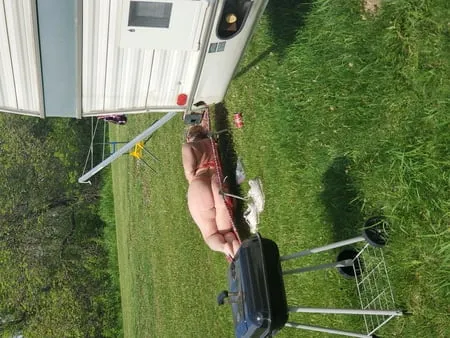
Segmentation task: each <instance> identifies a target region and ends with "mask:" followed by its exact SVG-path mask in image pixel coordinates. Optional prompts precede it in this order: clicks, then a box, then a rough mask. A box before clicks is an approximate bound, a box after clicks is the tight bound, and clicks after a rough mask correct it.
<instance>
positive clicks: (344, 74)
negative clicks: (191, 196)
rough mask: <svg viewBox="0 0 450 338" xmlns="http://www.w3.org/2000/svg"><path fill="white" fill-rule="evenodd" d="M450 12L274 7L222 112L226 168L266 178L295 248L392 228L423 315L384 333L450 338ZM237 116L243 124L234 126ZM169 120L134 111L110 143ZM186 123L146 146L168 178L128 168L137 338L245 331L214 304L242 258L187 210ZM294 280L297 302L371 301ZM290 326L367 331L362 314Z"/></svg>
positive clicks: (413, 306) (122, 261)
mask: <svg viewBox="0 0 450 338" xmlns="http://www.w3.org/2000/svg"><path fill="white" fill-rule="evenodd" d="M449 17H450V3H449V2H448V1H447V0H435V1H431V0H430V1H426V0H420V1H419V0H404V1H384V2H383V6H382V9H381V10H380V11H379V12H378V14H377V15H376V16H371V15H368V14H363V13H362V12H361V7H360V3H359V1H328V0H318V1H314V2H313V4H312V5H309V4H305V3H304V2H303V1H298V0H297V1H294V0H292V1H290V0H279V1H272V2H271V3H270V4H269V7H268V9H267V10H266V13H265V15H264V17H263V20H262V22H261V24H260V25H259V27H258V30H257V32H256V35H255V37H254V39H253V40H252V43H251V45H250V46H249V49H248V50H247V52H246V55H245V58H244V59H243V61H242V64H241V67H240V69H239V71H238V73H237V74H236V77H235V79H234V80H233V82H232V84H231V87H230V89H229V92H228V94H227V97H226V100H225V103H224V105H223V106H221V107H218V108H217V114H216V124H217V125H220V126H218V127H220V128H222V127H224V126H227V125H229V129H230V134H229V135H228V136H227V137H224V138H222V144H221V146H222V152H223V154H224V155H225V156H226V158H228V159H230V161H228V162H227V163H226V166H227V167H232V165H233V163H232V160H233V159H235V158H236V157H237V156H240V157H241V158H242V159H243V162H244V165H245V169H246V174H247V177H255V176H259V177H261V179H262V181H263V184H264V191H265V196H266V209H265V211H264V213H263V214H262V215H261V216H262V217H261V226H260V230H261V233H262V234H263V235H264V236H266V237H268V238H271V239H273V240H275V241H276V242H277V244H278V245H279V247H280V250H281V253H282V254H286V253H290V252H294V251H298V250H302V249H306V248H311V247H316V246H321V245H324V244H328V243H330V242H334V241H336V240H342V239H345V238H349V237H353V236H356V235H359V234H360V229H361V226H362V225H363V222H364V220H365V219H366V218H367V217H369V216H373V215H379V214H382V215H384V216H386V217H387V219H388V220H389V221H390V224H391V227H390V233H389V235H390V242H389V245H388V246H387V247H386V248H385V249H383V250H384V253H385V257H386V261H387V264H388V267H389V275H390V277H391V282H392V286H393V289H394V291H395V298H396V301H397V304H396V306H397V307H399V308H404V309H407V310H408V311H410V312H411V313H412V314H413V315H412V316H408V317H402V318H397V319H394V320H393V321H391V322H390V323H389V324H387V325H386V326H385V327H383V329H382V330H381V331H380V333H381V334H382V335H383V336H385V337H432V338H434V337H449V336H450V328H449V324H448V322H449V316H448V313H450V311H449V310H450V304H449V299H450V297H449V296H450V295H449V290H450V283H449V277H448V276H449V271H450V253H449V232H448V226H449V221H450V208H449V206H450V202H449V201H450V194H449V191H450V189H449V183H450V177H449V173H450V159H449V144H450V130H449V127H450V119H449V113H450V96H449V93H450V23H449V21H448V20H449ZM235 111H241V112H242V113H243V116H244V123H245V126H244V128H243V129H239V130H236V129H233V127H232V122H231V121H232V116H231V115H232V114H231V113H232V112H235ZM226 112H230V113H229V114H228V115H226V114H225V115H224V113H226ZM160 116H161V115H158V114H156V115H138V116H130V118H129V123H128V125H127V126H125V127H115V126H114V127H113V128H111V129H112V130H111V134H110V137H111V139H114V140H117V141H126V140H129V139H131V138H132V137H134V136H135V135H137V134H138V133H139V132H141V131H142V130H143V129H144V128H145V127H146V126H148V125H150V123H152V122H153V121H154V120H155V119H156V118H158V117H160ZM183 128H184V127H183V123H182V121H181V117H180V118H178V117H176V118H175V119H173V120H172V121H170V122H169V123H168V124H167V125H165V126H164V127H163V128H162V129H160V130H159V131H157V132H156V133H155V134H154V136H153V137H152V138H151V140H150V141H149V142H148V143H147V147H148V149H149V150H150V151H151V152H152V153H154V154H155V155H156V156H157V157H158V158H159V159H160V162H156V161H153V160H151V159H148V162H149V163H150V165H151V166H152V167H153V168H154V169H155V170H156V171H157V173H153V172H152V171H151V170H150V169H149V168H147V167H145V166H142V165H138V164H137V163H136V162H135V161H133V159H132V158H131V157H130V158H126V157H123V158H121V159H119V160H117V161H116V162H115V163H114V165H113V187H114V201H115V203H114V205H115V214H116V224H117V245H118V255H119V269H120V283H121V296H122V310H123V320H124V334H125V336H126V337H150V336H151V337H232V336H233V330H232V318H231V313H230V309H229V308H227V307H223V308H220V307H218V306H217V305H216V302H215V299H216V296H217V294H218V292H219V291H221V290H223V289H226V288H227V284H226V268H227V263H226V261H225V259H224V258H223V257H222V256H221V255H220V254H217V253H213V252H210V251H209V249H207V247H206V245H204V244H203V242H202V239H201V237H200V233H199V231H198V230H197V228H196V226H195V224H194V223H193V222H192V220H191V219H190V216H189V214H188V211H187V207H186V200H185V195H186V191H187V185H186V182H185V181H184V177H183V172H182V166H181V155H180V150H181V144H182V142H183ZM241 189H242V191H241V192H242V193H245V192H246V189H247V187H246V185H245V184H244V185H243V187H242V188H241ZM335 255H336V252H332V253H324V254H320V255H313V256H311V257H308V258H306V259H304V260H302V261H301V264H302V265H304V264H314V263H323V262H328V261H333V260H334V259H335ZM286 284H287V285H286V286H287V290H288V300H289V301H290V303H292V304H299V305H302V306H315V307H343V308H348V307H358V299H357V295H356V291H355V286H354V282H353V281H351V280H346V279H343V278H342V277H341V276H339V274H338V273H336V272H335V271H333V270H326V271H321V272H311V273H308V274H303V275H301V276H287V277H286ZM291 320H293V321H297V322H301V323H307V324H312V325H322V326H332V327H335V328H341V329H346V330H356V331H361V330H362V329H363V324H362V322H361V320H360V319H358V318H354V317H349V316H339V317H338V316H320V315H307V316H306V315H292V316H291ZM326 336H327V335H326V334H318V333H317V334H315V333H309V332H306V331H293V330H292V329H289V328H286V329H283V330H282V331H281V332H280V333H279V337H326Z"/></svg>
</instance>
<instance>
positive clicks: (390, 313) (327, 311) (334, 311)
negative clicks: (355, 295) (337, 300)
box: [288, 307, 403, 316]
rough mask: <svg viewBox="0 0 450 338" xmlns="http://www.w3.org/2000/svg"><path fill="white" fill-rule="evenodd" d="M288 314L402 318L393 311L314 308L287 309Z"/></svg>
mask: <svg viewBox="0 0 450 338" xmlns="http://www.w3.org/2000/svg"><path fill="white" fill-rule="evenodd" d="M288 311H289V312H303V313H324V314H345V315H366V316H369V315H370V316H403V311H399V310H394V311H389V310H361V309H327V308H314V307H289V309H288Z"/></svg>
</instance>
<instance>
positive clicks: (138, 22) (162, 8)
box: [128, 1, 172, 28]
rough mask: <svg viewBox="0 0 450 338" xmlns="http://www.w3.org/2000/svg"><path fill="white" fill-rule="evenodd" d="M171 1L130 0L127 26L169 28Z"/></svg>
mask: <svg viewBox="0 0 450 338" xmlns="http://www.w3.org/2000/svg"><path fill="white" fill-rule="evenodd" d="M171 13H172V3H170V2H146V1H132V2H131V3H130V14H129V16H128V26H135V27H154V28H169V23H170V15H171Z"/></svg>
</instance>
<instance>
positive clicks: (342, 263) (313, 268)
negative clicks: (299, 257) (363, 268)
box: [282, 259, 353, 275]
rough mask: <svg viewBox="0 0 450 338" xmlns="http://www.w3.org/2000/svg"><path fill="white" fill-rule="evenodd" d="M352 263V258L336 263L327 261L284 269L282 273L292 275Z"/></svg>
mask: <svg viewBox="0 0 450 338" xmlns="http://www.w3.org/2000/svg"><path fill="white" fill-rule="evenodd" d="M352 265H353V260H352V259H345V260H343V261H339V262H335V263H327V264H321V265H315V266H307V267H305V268H297V269H292V270H286V271H283V272H282V273H283V275H291V274H296V273H302V272H308V271H316V270H324V269H329V268H344V267H346V266H352Z"/></svg>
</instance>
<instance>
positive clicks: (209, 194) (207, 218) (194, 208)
mask: <svg viewBox="0 0 450 338" xmlns="http://www.w3.org/2000/svg"><path fill="white" fill-rule="evenodd" d="M219 189H220V187H219V183H218V181H217V179H216V176H215V175H204V176H200V177H197V178H195V179H194V180H192V182H191V184H190V185H189V189H188V207H189V211H190V213H191V215H192V218H193V220H194V222H195V223H196V224H197V226H198V227H199V229H200V232H201V233H202V236H203V239H204V240H205V242H206V244H207V245H208V246H209V247H210V248H211V250H214V251H219V252H223V253H224V254H225V255H227V256H231V257H234V255H235V253H236V252H237V250H238V248H239V242H238V240H237V238H236V236H235V234H234V232H233V228H232V225H231V220H230V215H229V213H228V209H227V207H226V205H225V202H224V200H223V197H222V196H221V195H220V194H219Z"/></svg>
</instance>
